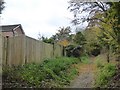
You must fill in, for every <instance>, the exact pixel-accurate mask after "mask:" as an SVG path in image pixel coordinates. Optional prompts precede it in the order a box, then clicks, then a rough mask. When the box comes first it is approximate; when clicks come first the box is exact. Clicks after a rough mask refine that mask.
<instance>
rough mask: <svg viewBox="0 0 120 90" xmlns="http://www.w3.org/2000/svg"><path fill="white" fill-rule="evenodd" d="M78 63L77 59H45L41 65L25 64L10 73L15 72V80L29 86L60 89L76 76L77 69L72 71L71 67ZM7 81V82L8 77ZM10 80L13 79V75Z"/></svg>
mask: <svg viewBox="0 0 120 90" xmlns="http://www.w3.org/2000/svg"><path fill="white" fill-rule="evenodd" d="M78 62H79V60H78V59H77V58H67V57H64V58H57V59H47V60H45V61H44V62H43V63H42V64H35V63H31V64H25V65H23V66H21V67H19V68H18V69H14V70H11V72H10V73H12V72H15V73H14V74H15V75H16V76H17V78H16V79H17V80H21V81H25V82H26V83H27V84H28V85H29V86H34V87H60V86H62V85H65V84H69V82H70V80H71V79H72V78H73V77H74V76H75V75H76V74H77V69H76V68H74V69H73V68H71V66H72V65H73V64H76V63H78ZM7 72H8V71H7ZM3 73H4V72H3ZM4 74H5V73H4ZM9 75H10V74H9ZM7 79H8V80H9V78H8V77H7ZM12 79H14V75H13V77H12ZM12 79H11V80H12ZM17 80H16V81H17ZM9 82H11V81H9ZM50 83H51V84H50Z"/></svg>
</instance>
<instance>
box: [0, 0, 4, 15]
mask: <svg viewBox="0 0 120 90" xmlns="http://www.w3.org/2000/svg"><path fill="white" fill-rule="evenodd" d="M4 4H5V2H4V0H0V14H1V13H2V10H3V9H4V8H5V6H4Z"/></svg>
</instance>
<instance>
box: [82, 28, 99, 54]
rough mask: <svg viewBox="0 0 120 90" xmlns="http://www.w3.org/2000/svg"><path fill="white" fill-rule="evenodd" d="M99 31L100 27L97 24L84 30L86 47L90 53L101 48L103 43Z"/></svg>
mask: <svg viewBox="0 0 120 90" xmlns="http://www.w3.org/2000/svg"><path fill="white" fill-rule="evenodd" d="M99 33H100V29H99V28H98V27H97V26H94V27H90V28H87V29H86V30H85V31H84V32H83V34H84V36H85V39H86V44H85V45H84V48H85V50H86V52H87V53H88V54H91V53H92V52H94V51H96V50H100V49H101V44H100V42H99V38H98V35H99Z"/></svg>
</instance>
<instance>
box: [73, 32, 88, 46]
mask: <svg viewBox="0 0 120 90" xmlns="http://www.w3.org/2000/svg"><path fill="white" fill-rule="evenodd" d="M85 41H86V39H85V36H84V35H83V34H82V32H80V31H79V32H77V33H76V35H75V38H74V42H75V43H77V44H78V45H84V44H85Z"/></svg>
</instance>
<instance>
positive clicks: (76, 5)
mask: <svg viewBox="0 0 120 90" xmlns="http://www.w3.org/2000/svg"><path fill="white" fill-rule="evenodd" d="M69 4H70V6H69V7H68V8H69V9H70V11H71V12H73V13H74V20H72V23H73V24H74V25H77V24H81V23H83V22H85V21H88V22H89V24H92V23H93V22H96V21H98V22H99V21H101V19H100V18H94V17H93V16H94V15H95V14H96V13H101V14H102V13H105V12H106V11H107V10H108V9H109V6H110V5H109V3H103V2H92V3H91V2H81V1H80V0H70V1H69ZM86 12H87V14H86ZM82 14H84V15H86V16H82V17H81V15H82Z"/></svg>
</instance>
